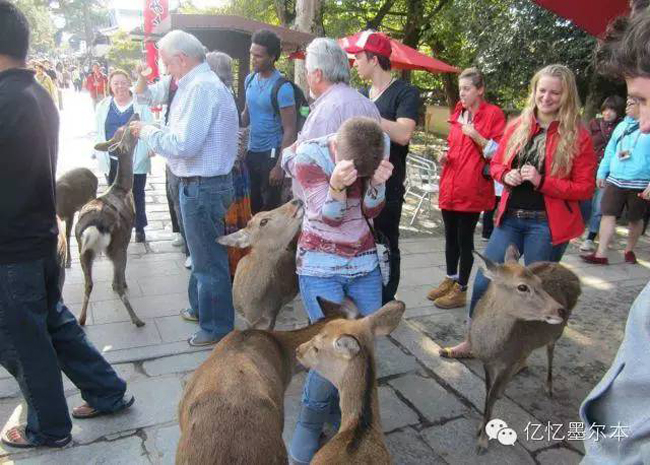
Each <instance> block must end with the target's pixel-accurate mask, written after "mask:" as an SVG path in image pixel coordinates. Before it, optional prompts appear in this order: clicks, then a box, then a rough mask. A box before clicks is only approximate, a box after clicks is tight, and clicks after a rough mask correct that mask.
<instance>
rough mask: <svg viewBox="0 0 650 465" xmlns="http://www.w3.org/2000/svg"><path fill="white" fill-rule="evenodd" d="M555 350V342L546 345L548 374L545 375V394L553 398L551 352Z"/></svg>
mask: <svg viewBox="0 0 650 465" xmlns="http://www.w3.org/2000/svg"><path fill="white" fill-rule="evenodd" d="M554 350H555V341H553V342H549V343H548V344H547V345H546V358H547V359H548V373H547V374H546V393H547V394H548V396H549V397H553V351H554Z"/></svg>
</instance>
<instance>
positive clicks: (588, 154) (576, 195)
mask: <svg viewBox="0 0 650 465" xmlns="http://www.w3.org/2000/svg"><path fill="white" fill-rule="evenodd" d="M518 123H519V120H517V121H515V123H514V124H511V125H510V126H509V127H508V128H507V129H506V132H505V134H504V135H503V139H502V140H501V144H499V150H497V153H496V154H495V155H494V157H493V159H492V163H491V164H490V174H491V175H492V177H493V178H494V179H496V180H497V181H499V182H501V183H503V184H504V186H505V189H504V190H503V195H502V196H501V202H500V203H499V208H498V209H497V213H496V215H495V223H496V224H497V225H499V224H501V219H502V218H503V213H504V211H505V210H506V209H507V207H508V199H509V197H510V187H508V185H507V184H505V183H504V182H503V177H504V176H505V174H506V173H507V172H508V171H510V170H511V169H512V168H511V165H512V160H514V157H513V158H512V160H511V161H510V162H509V163H505V162H504V161H503V157H504V155H505V149H506V146H507V145H508V140H510V136H511V135H512V133H513V131H514V129H515V128H516V127H517V125H518ZM557 129H558V122H557V121H554V122H553V123H551V125H550V126H549V127H548V131H547V133H546V157H545V159H544V170H545V173H546V174H544V175H543V176H542V181H541V182H540V185H539V187H538V188H537V189H538V190H539V191H540V192H541V193H542V194H543V195H544V205H545V206H546V215H547V217H548V226H549V228H550V229H551V238H552V243H553V245H557V244H563V243H564V242H567V241H570V240H571V239H573V238H574V237H578V236H580V235H581V234H582V233H583V231H584V230H585V226H584V223H583V220H582V214H581V213H580V205H579V203H578V201H580V200H588V199H591V197H592V195H593V193H594V189H595V187H596V183H595V179H596V176H595V172H596V168H597V163H596V153H595V152H594V144H593V142H592V141H591V137H590V135H589V131H587V128H585V127H584V126H582V125H581V126H580V130H579V133H578V142H577V143H578V146H579V151H578V153H577V154H576V156H575V158H574V159H573V166H572V167H571V172H570V173H569V174H568V175H566V176H564V177H558V176H552V175H551V174H550V173H551V166H552V163H553V157H554V156H555V149H556V148H557V144H558V139H559V136H558V132H557ZM538 130H539V126H538V124H537V122H536V121H535V123H534V124H533V127H532V134H535V133H536V132H537V131H538Z"/></svg>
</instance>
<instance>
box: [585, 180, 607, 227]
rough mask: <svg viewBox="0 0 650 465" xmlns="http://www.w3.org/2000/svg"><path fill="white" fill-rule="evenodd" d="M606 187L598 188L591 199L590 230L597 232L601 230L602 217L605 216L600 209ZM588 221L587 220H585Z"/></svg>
mask: <svg viewBox="0 0 650 465" xmlns="http://www.w3.org/2000/svg"><path fill="white" fill-rule="evenodd" d="M604 192H605V189H598V188H596V192H594V198H593V199H592V200H591V202H592V203H591V218H590V219H589V232H590V233H593V234H597V233H598V231H599V230H600V219H601V218H602V217H603V214H602V212H601V211H600V202H601V201H602V200H603V193H604ZM585 223H586V221H585Z"/></svg>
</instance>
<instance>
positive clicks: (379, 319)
mask: <svg viewBox="0 0 650 465" xmlns="http://www.w3.org/2000/svg"><path fill="white" fill-rule="evenodd" d="M404 310H406V305H405V304H404V302H400V301H399V300H393V301H391V302H388V303H387V304H386V305H384V306H383V307H381V308H380V309H379V310H377V311H376V312H375V313H373V314H372V315H369V316H367V317H366V318H368V320H369V321H370V325H371V331H372V332H373V334H374V335H375V336H387V335H389V334H390V333H392V332H393V330H394V329H395V328H397V325H398V324H399V322H400V320H401V319H402V315H403V314H404Z"/></svg>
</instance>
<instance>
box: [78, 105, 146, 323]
mask: <svg viewBox="0 0 650 465" xmlns="http://www.w3.org/2000/svg"><path fill="white" fill-rule="evenodd" d="M137 120H139V116H138V115H137V114H134V115H133V116H132V117H131V119H130V120H129V122H127V124H126V125H124V126H122V127H121V128H119V129H118V130H117V131H116V132H115V134H114V135H113V138H112V139H110V140H108V141H106V142H102V143H99V144H97V145H95V150H100V151H111V152H113V153H115V154H116V155H117V158H118V168H117V176H116V177H115V181H114V182H113V184H112V185H111V186H110V187H109V188H108V190H107V191H106V192H105V193H104V194H102V195H100V196H99V197H97V198H96V199H95V200H91V201H90V202H88V203H87V204H86V205H84V206H83V208H82V209H81V211H80V212H79V219H78V220H77V226H76V228H75V236H76V238H77V244H78V245H79V258H80V261H81V268H82V270H83V273H84V282H85V287H84V300H83V306H82V308H81V316H80V317H79V324H80V325H81V326H84V325H85V324H86V311H87V310H88V302H89V301H90V293H91V292H92V290H93V279H92V266H93V261H94V260H95V257H96V256H97V255H99V254H100V253H102V252H103V253H105V254H106V256H107V257H108V259H109V260H110V261H111V262H112V263H113V290H114V291H115V292H116V293H117V294H118V295H119V297H120V300H122V303H123V304H124V306H125V307H126V310H127V312H128V313H129V316H130V317H131V321H132V322H133V324H135V325H136V326H138V327H140V326H144V322H143V321H142V320H140V319H139V318H138V317H137V316H136V314H135V312H134V311H133V308H132V307H131V303H130V302H129V298H128V297H127V295H126V289H127V284H126V276H125V272H126V258H127V253H126V250H127V247H128V246H129V241H130V240H131V229H132V228H133V222H134V220H135V207H134V204H133V193H132V192H131V190H132V188H133V151H134V150H135V147H136V145H137V144H138V139H137V138H136V137H134V136H133V135H132V134H131V131H129V129H128V127H129V123H130V122H131V121H137Z"/></svg>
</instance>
